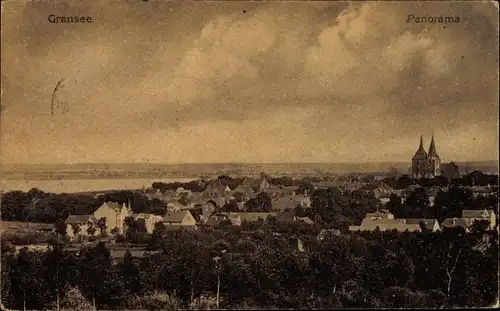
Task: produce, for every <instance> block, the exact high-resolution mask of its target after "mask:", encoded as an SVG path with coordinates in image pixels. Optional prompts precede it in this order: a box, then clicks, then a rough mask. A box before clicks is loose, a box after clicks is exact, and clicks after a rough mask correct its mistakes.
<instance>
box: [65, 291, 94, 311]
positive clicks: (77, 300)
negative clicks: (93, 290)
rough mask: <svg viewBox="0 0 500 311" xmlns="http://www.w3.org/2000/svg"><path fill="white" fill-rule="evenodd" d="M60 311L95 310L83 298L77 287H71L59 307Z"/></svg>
mask: <svg viewBox="0 0 500 311" xmlns="http://www.w3.org/2000/svg"><path fill="white" fill-rule="evenodd" d="M60 310H61V311H73V310H82V311H94V310H95V308H94V307H93V306H92V304H91V303H90V302H89V301H88V300H87V299H86V298H85V297H84V296H83V294H82V292H81V291H80V289H79V288H78V287H71V288H69V289H68V291H67V292H66V294H65V295H64V298H63V299H62V301H61V305H60Z"/></svg>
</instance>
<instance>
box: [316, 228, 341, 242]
mask: <svg viewBox="0 0 500 311" xmlns="http://www.w3.org/2000/svg"><path fill="white" fill-rule="evenodd" d="M327 235H340V230H338V229H323V230H321V231H320V233H319V234H318V239H320V240H323V239H324V238H325V237H326V236H327Z"/></svg>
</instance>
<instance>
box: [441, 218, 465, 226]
mask: <svg viewBox="0 0 500 311" xmlns="http://www.w3.org/2000/svg"><path fill="white" fill-rule="evenodd" d="M441 227H445V228H455V227H463V228H467V222H466V221H465V220H463V219H462V218H446V219H445V220H443V222H442V223H441Z"/></svg>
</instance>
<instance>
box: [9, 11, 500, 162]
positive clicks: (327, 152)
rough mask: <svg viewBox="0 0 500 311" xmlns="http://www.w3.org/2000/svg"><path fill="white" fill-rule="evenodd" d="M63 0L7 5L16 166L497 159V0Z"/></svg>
mask: <svg viewBox="0 0 500 311" xmlns="http://www.w3.org/2000/svg"><path fill="white" fill-rule="evenodd" d="M48 3H49V2H46V1H43V2H36V3H35V2H25V1H7V2H4V1H2V34H1V35H2V36H1V38H2V45H1V50H2V59H1V67H2V68H1V69H2V70H1V74H2V102H1V105H2V106H1V156H2V160H3V162H4V163H51V164H54V163H77V162H101V163H102V162H126V163H131V162H157V163H193V162H205V163H206V162H267V163H269V162H378V161H398V162H399V161H409V160H410V158H411V156H412V155H413V153H414V152H415V151H416V149H417V147H418V141H419V138H420V134H421V133H422V134H423V135H424V143H425V144H426V147H428V144H429V140H430V136H431V134H432V133H433V132H434V135H435V139H436V143H437V150H438V153H439V154H440V155H441V158H442V160H443V161H450V160H455V161H478V160H490V159H498V40H497V38H498V26H497V25H498V9H497V7H495V5H494V4H493V3H487V2H485V3H470V2H468V3H458V2H439V3H437V2H432V3H429V2H427V3H420V4H418V3H410V2H398V3H376V2H366V3H363V2H354V3H350V4H349V3H342V2H335V3H328V2H309V3H308V2H288V3H277V2H268V3H255V2H252V3H250V2H249V3H246V2H241V1H238V2H219V3H216V2H205V3H200V2H198V3H189V2H185V3H179V2H176V3H172V2H167V1H156V2H154V1H153V2H148V3H143V2H140V1H120V2H117V1H113V2H106V1H99V2H98V4H96V2H95V1H91V2H90V1H89V2H84V1H78V2H77V1H74V3H75V4H69V3H67V2H65V3H60V4H54V3H50V4H48ZM76 3H78V4H76ZM49 14H55V15H59V16H68V15H71V16H73V15H85V16H91V17H92V19H93V22H92V23H91V24H51V23H49V22H48V21H47V17H48V15H49ZM408 14H414V15H416V16H425V15H427V16H459V17H460V23H456V24H449V25H446V26H444V25H443V24H414V23H413V24H409V23H407V22H406V20H407V17H408ZM61 79H64V82H63V83H62V87H61V88H60V89H59V90H58V91H57V94H56V97H55V102H56V104H55V108H54V115H51V100H52V93H53V91H54V87H55V86H56V84H57V82H58V81H60V80H61Z"/></svg>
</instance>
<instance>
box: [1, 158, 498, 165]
mask: <svg viewBox="0 0 500 311" xmlns="http://www.w3.org/2000/svg"><path fill="white" fill-rule="evenodd" d="M450 162H455V163H477V162H499V160H498V159H489V160H456V161H442V162H441V163H450ZM406 163H411V161H367V162H178V163H165V162H75V163H64V162H63V163H5V162H4V163H0V166H1V165H96V164H101V165H102V164H105V165H124V164H126V165H207V164H218V165H220V164H226V165H227V164H229V165H283V164H342V165H346V164H347V165H352V164H406Z"/></svg>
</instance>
